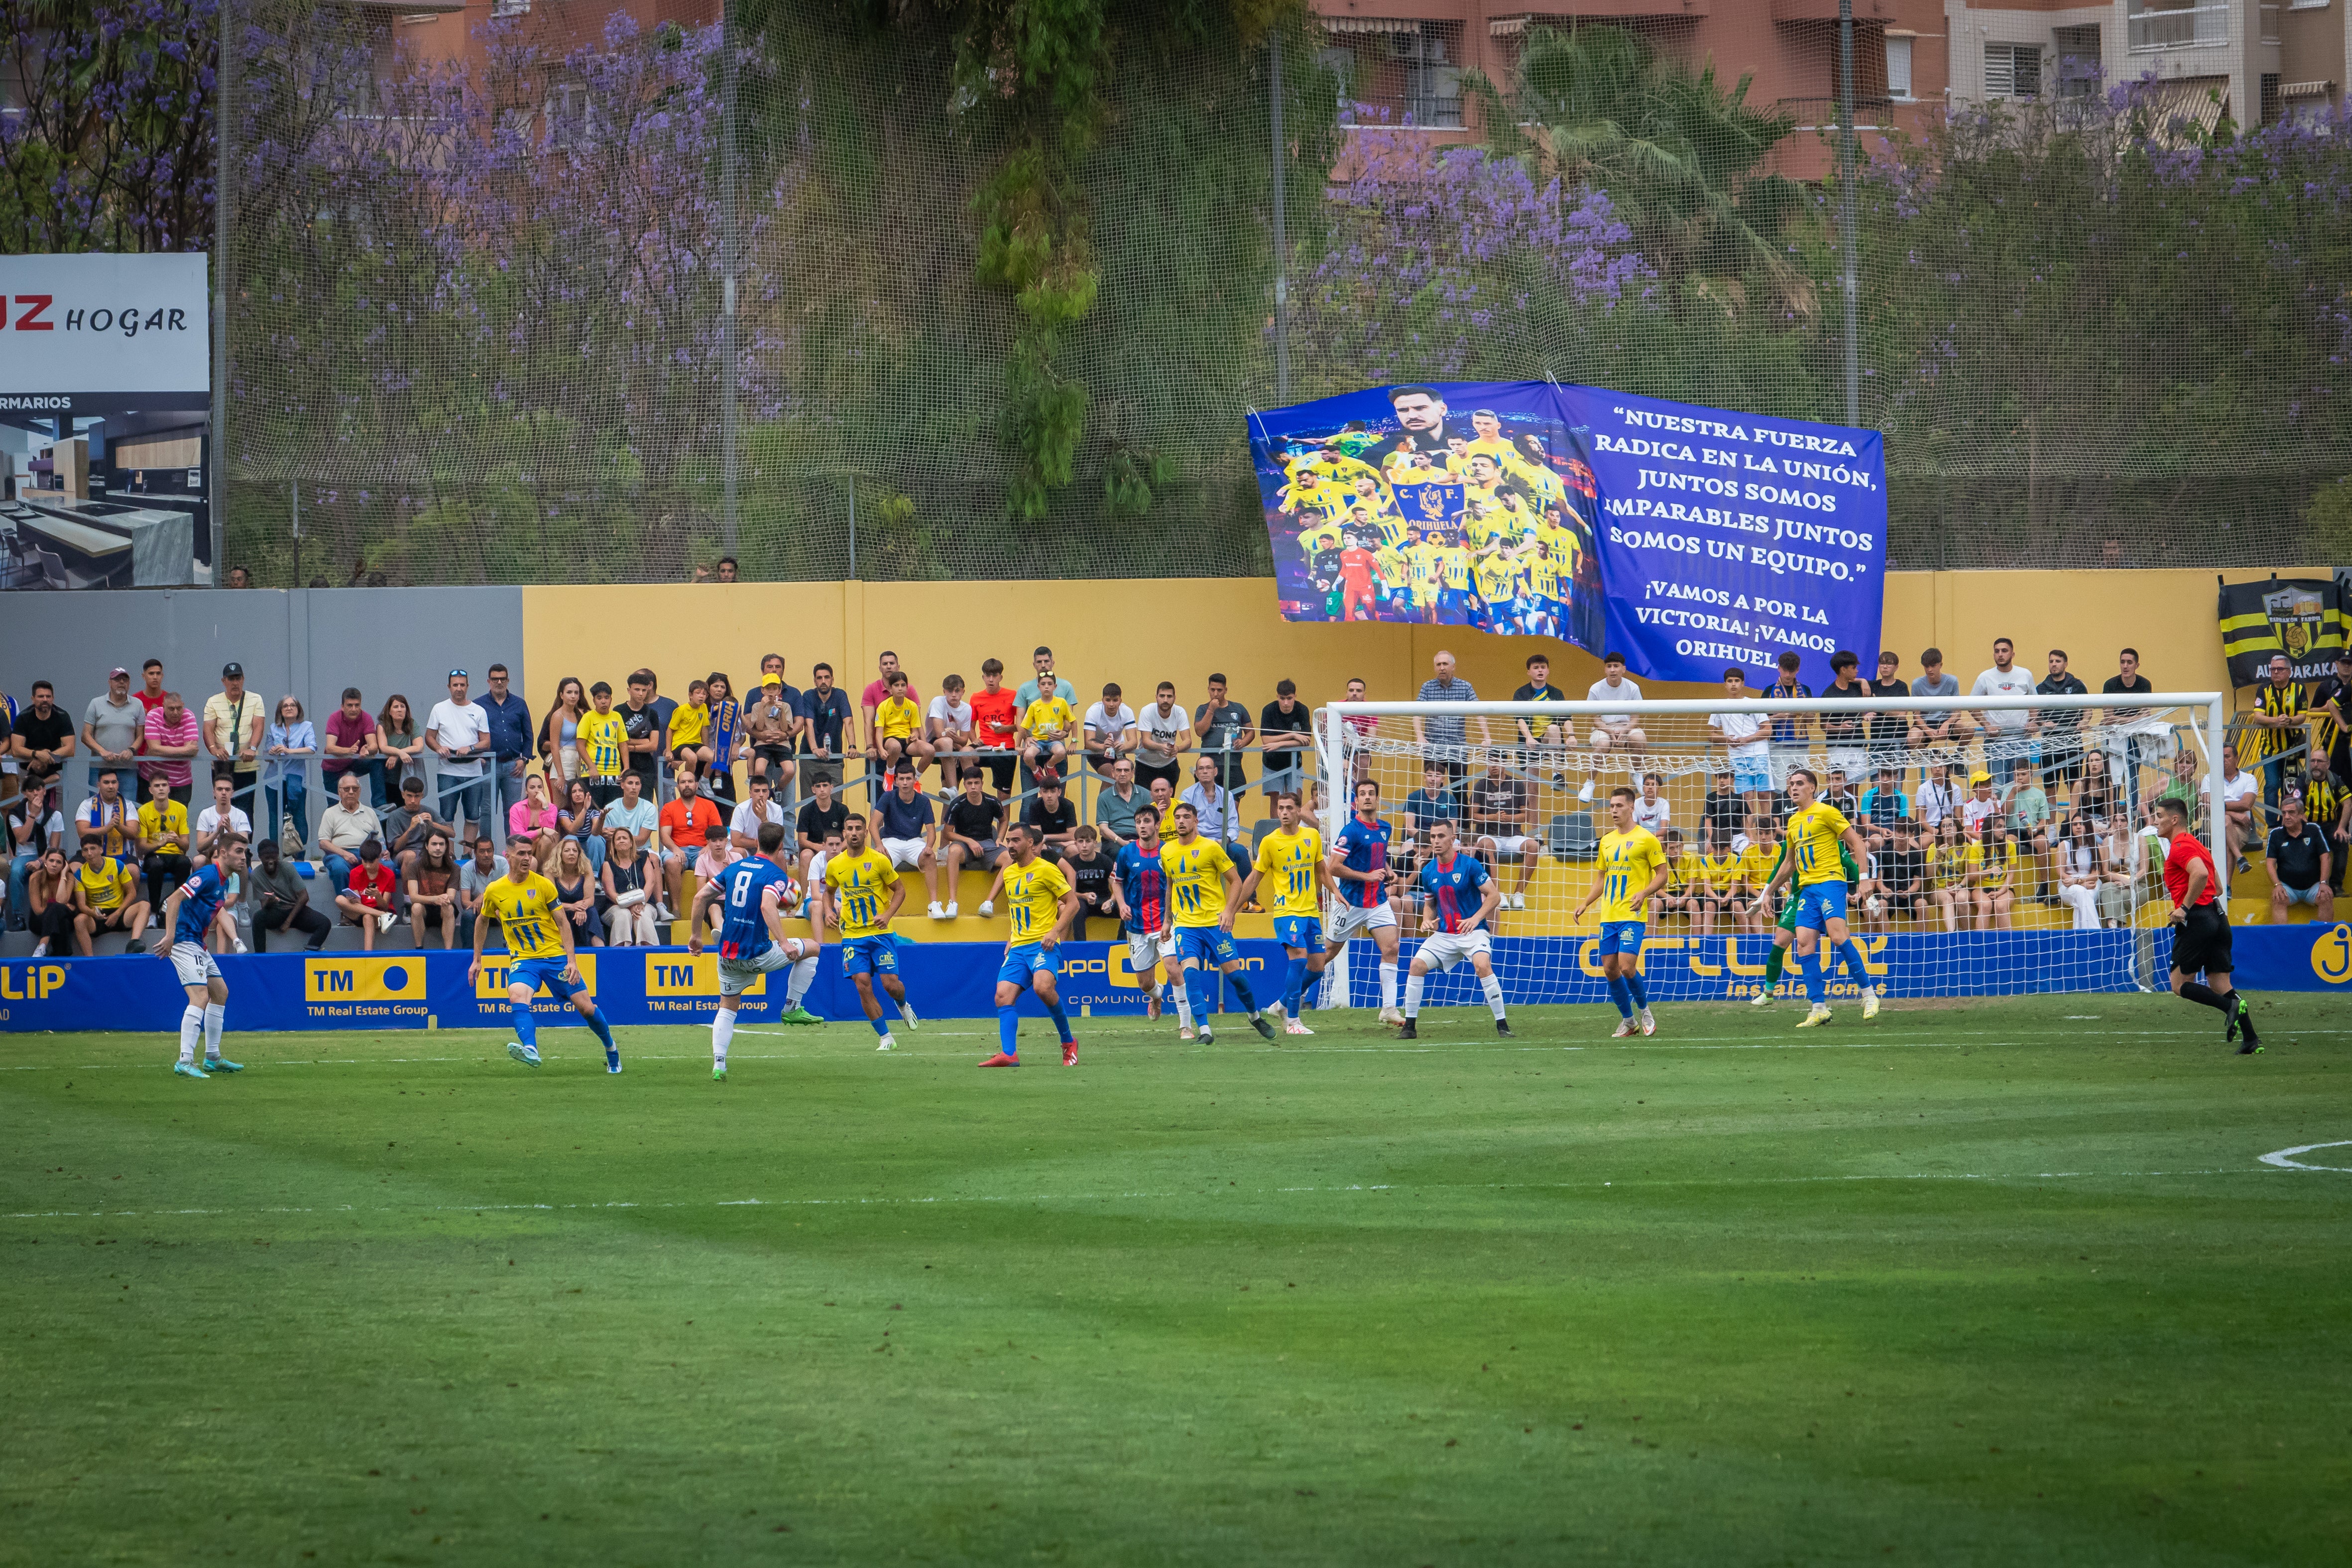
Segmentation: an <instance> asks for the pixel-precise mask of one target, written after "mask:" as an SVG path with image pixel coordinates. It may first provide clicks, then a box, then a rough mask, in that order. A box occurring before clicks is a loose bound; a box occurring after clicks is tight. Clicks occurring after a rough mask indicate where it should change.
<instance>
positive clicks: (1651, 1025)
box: [1642, 1007, 1658, 1036]
mask: <svg viewBox="0 0 2352 1568" xmlns="http://www.w3.org/2000/svg"><path fill="white" fill-rule="evenodd" d="M1657 1032H1658V1021H1657V1020H1656V1019H1655V1018H1653V1017H1651V1016H1650V1010H1649V1009H1648V1008H1647V1007H1644V1008H1643V1009H1642V1033H1643V1035H1644V1036H1649V1035H1654V1034H1656V1033H1657Z"/></svg>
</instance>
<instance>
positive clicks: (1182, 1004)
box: [1168, 984, 1192, 1029]
mask: <svg viewBox="0 0 2352 1568" xmlns="http://www.w3.org/2000/svg"><path fill="white" fill-rule="evenodd" d="M1168 994H1170V995H1171V996H1173V997H1174V998H1175V999H1176V1021H1177V1022H1178V1023H1179V1024H1181V1025H1182V1026H1184V1027H1185V1028H1188V1029H1189V1028H1191V1027H1192V993H1191V992H1189V991H1187V990H1185V989H1184V987H1183V986H1182V985H1181V984H1176V985H1171V986H1170V987H1169V988H1168Z"/></svg>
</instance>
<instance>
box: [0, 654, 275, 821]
mask: <svg viewBox="0 0 2352 1568" xmlns="http://www.w3.org/2000/svg"><path fill="white" fill-rule="evenodd" d="M229 668H231V669H234V668H236V666H235V665H231V666H229ZM31 696H32V700H31V701H30V702H27V703H26V705H25V707H24V710H22V711H21V712H19V713H18V714H17V715H16V723H15V726H14V732H13V733H12V734H11V735H10V737H9V741H8V746H9V750H10V752H11V754H13V755H14V756H15V757H16V765H17V767H18V768H20V769H22V770H23V772H24V775H25V781H26V783H27V784H47V785H49V786H51V787H52V788H55V789H58V790H59V791H62V790H63V789H64V787H65V776H64V775H65V763H66V759H67V758H68V757H70V756H72V755H73V753H74V721H73V720H72V719H71V717H69V716H68V714H67V712H66V710H64V709H62V708H60V707H58V689H57V688H56V687H55V686H52V685H51V684H50V683H49V682H47V681H46V680H36V681H35V682H33V689H32V693H31ZM260 719H261V715H260V713H259V712H258V711H256V712H255V714H254V721H255V722H257V723H258V722H259V721H260Z"/></svg>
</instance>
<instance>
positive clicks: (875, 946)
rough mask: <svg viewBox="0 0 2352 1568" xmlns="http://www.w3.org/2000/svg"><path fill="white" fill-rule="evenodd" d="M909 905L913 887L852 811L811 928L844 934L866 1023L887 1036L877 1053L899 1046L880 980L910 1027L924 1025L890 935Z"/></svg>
mask: <svg viewBox="0 0 2352 1568" xmlns="http://www.w3.org/2000/svg"><path fill="white" fill-rule="evenodd" d="M906 901H907V885H906V884H905V883H904V882H901V881H900V880H898V872H897V871H896V870H894V869H893V868H891V865H890V858H889V857H888V856H887V855H884V854H883V853H881V852H880V851H879V850H877V849H876V848H875V847H873V846H872V845H870V844H868V843H867V842H866V818H865V817H864V816H862V815H860V814H859V813H857V812H854V811H853V812H851V813H850V814H849V818H848V820H847V821H845V822H844V823H843V824H842V825H841V853H840V854H838V855H831V856H827V857H826V858H825V862H824V891H823V900H822V903H821V906H820V907H819V909H818V910H817V911H816V913H815V915H814V917H812V921H811V924H812V926H813V928H814V930H815V931H817V933H818V934H819V935H820V936H822V935H823V934H824V928H825V927H826V926H832V927H834V928H835V930H837V931H840V932H841V972H842V973H844V974H846V975H848V976H849V977H850V980H851V982H852V983H853V984H856V987H857V1002H858V1005H860V1006H862V1007H864V1008H865V1009H866V1022H867V1023H869V1024H871V1025H873V1026H874V1032H875V1033H876V1034H877V1035H879V1036H881V1037H882V1043H881V1044H880V1045H878V1046H877V1047H874V1048H875V1049H876V1050H877V1051H887V1050H888V1049H890V1048H891V1047H894V1046H896V1045H897V1044H898V1038H897V1037H896V1036H894V1035H892V1034H891V1033H890V1026H889V1025H888V1024H887V1023H885V1022H883V1019H882V1004H881V1002H880V1001H879V1000H877V998H876V996H875V994H874V983H875V981H876V980H877V979H878V980H880V981H881V983H882V990H883V993H884V994H886V995H887V996H888V997H889V998H890V1000H891V1001H893V1002H895V1003H897V1004H898V1012H899V1015H900V1016H903V1017H904V1018H905V1019H906V1021H907V1027H908V1028H909V1029H913V1028H919V1027H920V1026H921V1024H922V1020H921V1019H919V1018H918V1017H916V1016H915V1009H914V1007H913V1005H911V1004H909V1003H908V1000H907V986H906V983H905V982H904V981H902V980H900V979H899V978H898V938H897V937H896V936H895V935H893V934H892V933H891V931H890V921H892V920H893V919H894V918H896V916H897V915H898V906H899V905H900V904H902V903H904V902H906Z"/></svg>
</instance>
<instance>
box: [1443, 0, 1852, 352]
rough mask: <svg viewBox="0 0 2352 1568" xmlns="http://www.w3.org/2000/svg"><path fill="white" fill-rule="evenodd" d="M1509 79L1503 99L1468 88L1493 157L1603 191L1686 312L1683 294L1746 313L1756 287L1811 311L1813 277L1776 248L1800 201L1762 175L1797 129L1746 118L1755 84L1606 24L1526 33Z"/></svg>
mask: <svg viewBox="0 0 2352 1568" xmlns="http://www.w3.org/2000/svg"><path fill="white" fill-rule="evenodd" d="M1514 78H1515V81H1514V87H1515V90H1514V91H1513V92H1512V93H1511V94H1510V95H1509V98H1508V100H1506V98H1505V95H1504V94H1503V93H1502V92H1501V91H1499V90H1498V89H1496V87H1495V85H1494V83H1493V82H1492V81H1491V80H1490V79H1487V78H1486V77H1485V76H1483V75H1480V74H1477V73H1472V74H1471V75H1470V76H1469V77H1468V78H1467V80H1468V82H1469V85H1470V87H1471V89H1472V90H1473V91H1475V93H1476V94H1477V95H1478V97H1479V98H1480V100H1482V102H1483V103H1484V105H1485V108H1486V124H1487V126H1488V127H1489V136H1490V139H1491V140H1492V141H1493V142H1494V143H1495V145H1496V150H1497V151H1499V152H1503V153H1514V154H1517V155H1521V156H1526V157H1529V158H1531V159H1533V160H1534V161H1535V162H1536V164H1537V166H1538V169H1539V170H1541V171H1542V172H1545V173H1548V174H1555V175H1557V176H1559V180H1560V182H1561V184H1562V186H1563V188H1566V187H1570V186H1577V185H1598V186H1600V187H1601V189H1603V190H1605V191H1607V192H1608V193H1609V195H1610V199H1611V200H1612V201H1613V202H1615V203H1616V204H1617V206H1618V212H1619V216H1622V218H1623V219H1624V220H1625V223H1626V226H1628V227H1630V228H1631V229H1633V234H1634V237H1636V239H1638V240H1639V242H1640V244H1641V247H1642V253H1643V256H1644V257H1646V258H1648V259H1649V261H1650V263H1651V265H1652V266H1654V267H1655V268H1657V269H1658V272H1659V274H1660V276H1661V278H1662V279H1664V282H1665V286H1666V289H1667V293H1668V297H1669V299H1670V300H1671V301H1672V302H1673V304H1674V306H1675V309H1676V310H1677V311H1679V310H1680V309H1681V308H1682V306H1683V303H1684V301H1685V290H1696V291H1697V292H1699V293H1702V294H1706V295H1707V296H1709V297H1713V298H1717V299H1719V300H1723V301H1724V302H1725V304H1726V306H1727V308H1737V307H1738V304H1739V303H1741V302H1742V300H1744V298H1745V295H1746V293H1747V291H1748V288H1749V287H1750V286H1751V285H1752V284H1759V283H1760V284H1761V285H1762V286H1763V288H1764V289H1766V290H1768V291H1769V295H1770V297H1771V300H1772V302H1773V303H1774V304H1776V305H1778V306H1779V307H1780V308H1781V309H1783V310H1789V311H1791V312H1794V313H1796V314H1798V315H1801V316H1811V314H1812V312H1813V310H1814V308H1815V304H1816V300H1815V296H1814V290H1813V286H1812V280H1811V279H1810V278H1809V277H1808V276H1807V275H1806V274H1805V273H1804V271H1803V270H1802V269H1801V268H1799V267H1798V266H1797V265H1796V263H1795V261H1794V259H1793V258H1792V257H1791V255H1790V251H1789V250H1788V249H1787V248H1785V241H1783V240H1782V239H1781V236H1782V235H1783V234H1784V233H1785V232H1786V231H1787V230H1788V229H1789V227H1790V225H1791V223H1792V221H1793V220H1794V219H1795V218H1796V216H1798V214H1799V213H1800V212H1801V211H1802V210H1803V209H1804V208H1805V207H1806V206H1807V205H1809V204H1808V201H1807V198H1806V195H1805V193H1804V191H1803V189H1802V187H1801V186H1800V185H1799V184H1796V183H1795V182H1794V181H1791V180H1788V179H1784V178H1782V177H1781V176H1780V175H1778V174H1759V173H1758V172H1757V169H1758V165H1759V164H1760V163H1763V161H1764V159H1765V158H1766V156H1767V155H1768V154H1769V153H1770V152H1771V150H1772V149H1773V148H1774V147H1775V146H1776V145H1778V144H1779V143H1780V142H1781V141H1782V140H1784V139H1785V138H1786V137H1787V136H1788V135H1789V134H1790V132H1792V131H1794V130H1795V129H1796V121H1795V119H1794V118H1793V117H1791V116H1789V115H1784V114H1778V113H1767V112H1762V111H1759V110H1754V109H1751V108H1749V107H1748V84H1749V82H1750V80H1751V78H1749V77H1747V76H1742V77H1741V78H1740V79H1739V81H1738V85H1737V86H1735V87H1733V88H1732V89H1731V90H1730V91H1728V92H1726V91H1724V90H1723V89H1721V88H1720V87H1718V86H1717V84H1716V79H1715V68H1714V67H1713V66H1712V65H1710V66H1708V67H1706V68H1705V69H1703V70H1700V71H1697V72H1693V71H1691V70H1689V69H1687V68H1684V67H1682V66H1679V65H1675V64H1672V63H1669V62H1666V61H1663V60H1661V59H1660V58H1658V56H1657V53H1656V51H1655V50H1654V49H1653V48H1652V47H1650V45H1649V44H1648V43H1647V42H1646V41H1645V40H1643V38H1642V37H1639V36H1638V35H1636V34H1634V33H1633V32H1631V31H1629V30H1627V29H1626V28H1623V27H1618V26H1570V27H1569V28H1568V29H1566V30H1561V29H1558V28H1552V27H1536V28H1533V29H1531V30H1530V31H1529V32H1528V36H1527V40H1526V43H1525V45H1524V46H1523V47H1522V48H1521V49H1520V52H1519V60H1518V66H1517V70H1516V71H1515V72H1514Z"/></svg>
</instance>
